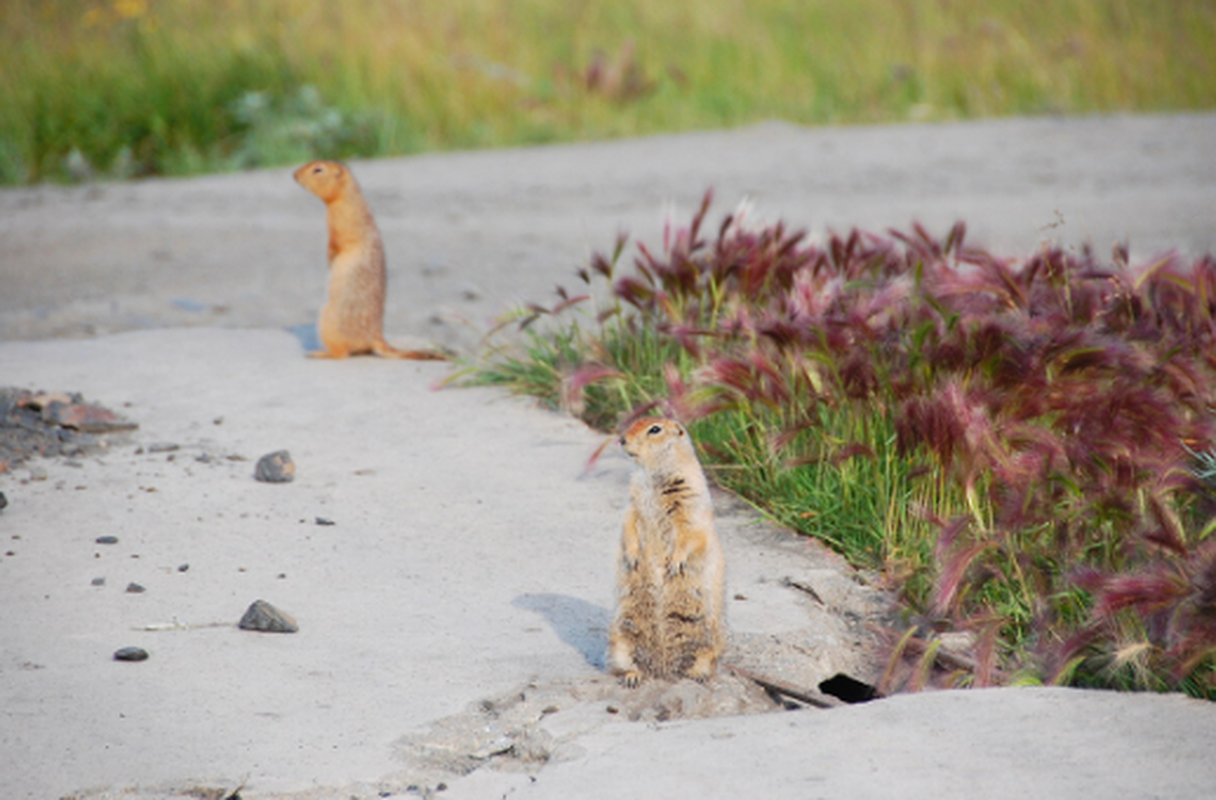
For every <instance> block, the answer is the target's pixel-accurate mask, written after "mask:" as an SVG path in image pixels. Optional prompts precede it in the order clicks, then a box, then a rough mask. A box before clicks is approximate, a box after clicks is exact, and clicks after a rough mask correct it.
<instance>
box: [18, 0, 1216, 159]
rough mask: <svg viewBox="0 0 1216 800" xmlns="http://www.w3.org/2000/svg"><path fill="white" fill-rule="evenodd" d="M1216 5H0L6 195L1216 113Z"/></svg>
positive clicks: (509, 1)
mask: <svg viewBox="0 0 1216 800" xmlns="http://www.w3.org/2000/svg"><path fill="white" fill-rule="evenodd" d="M1213 41H1216V6H1214V5H1213V4H1212V3H1211V2H1209V0H1170V2H1160V1H1159V0H1103V2H1094V1H1093V0H1056V2H1051V3H1044V2H1037V0H994V2H988V3H983V4H979V3H972V2H965V1H964V0H933V2H917V1H916V0H752V2H748V3H741V2H737V0H701V1H700V2H695V3H694V2H691V0H670V1H669V2H663V3H654V2H644V1H643V0H621V2H614V3H589V2H566V1H565V0H345V2H342V3H334V2H327V1H326V0H215V1H214V2H193V1H192V0H6V1H5V2H4V3H0V75H3V76H4V80H3V81H0V182H3V183H18V182H27V181H39V180H48V179H49V180H64V179H81V178H87V177H90V176H92V175H110V176H117V177H128V176H132V175H145V174H186V173H191V172H198V171H202V170H223V169H237V168H245V167H249V166H257V165H265V164H284V163H293V162H297V161H300V160H304V159H306V158H308V157H312V156H318V157H330V158H333V157H344V156H371V155H390V154H400V153H409V152H415V151H419V150H424V149H445V148H469V147H488V146H502V145H518V144H529V143H536V142H547V141H556V140H570V139H589V138H604V137H611V136H625V135H635V134H642V133H652V132H659V131H682V130H689V129H699V128H708V127H713V128H717V127H724V126H734V125H740V124H746V123H750V122H755V121H759V120H764V119H771V118H774V117H777V118H782V119H786V120H789V121H792V122H797V123H806V124H824V123H869V122H890V121H903V120H916V121H921V120H939V119H957V118H975V117H991V116H1000V115H1015V114H1044V113H1093V112H1152V111H1162V110H1185V109H1205V108H1206V109H1210V108H1212V107H1214V106H1216V49H1214V48H1213V46H1212V42H1213Z"/></svg>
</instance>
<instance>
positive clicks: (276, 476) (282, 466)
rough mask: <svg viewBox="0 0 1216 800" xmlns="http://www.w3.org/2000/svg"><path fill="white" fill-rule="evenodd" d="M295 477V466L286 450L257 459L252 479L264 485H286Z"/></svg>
mask: <svg viewBox="0 0 1216 800" xmlns="http://www.w3.org/2000/svg"><path fill="white" fill-rule="evenodd" d="M295 476H296V465H295V462H294V461H292V460H291V454H290V453H288V452H287V451H286V450H276V451H275V452H273V453H267V454H266V455H264V456H262V457H261V458H259V459H258V464H257V467H255V468H254V471H253V477H254V478H256V479H257V480H259V481H263V482H265V483H287V482H288V481H290V480H292V479H294V478H295Z"/></svg>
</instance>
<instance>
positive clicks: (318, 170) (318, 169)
mask: <svg viewBox="0 0 1216 800" xmlns="http://www.w3.org/2000/svg"><path fill="white" fill-rule="evenodd" d="M324 171H325V167H323V166H321V165H320V164H318V165H317V166H315V167H313V168H312V174H313V175H320V174H321V173H322V172H324Z"/></svg>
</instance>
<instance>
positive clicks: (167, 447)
mask: <svg viewBox="0 0 1216 800" xmlns="http://www.w3.org/2000/svg"><path fill="white" fill-rule="evenodd" d="M177 449H178V445H177V444H176V443H175V442H153V443H152V444H150V445H148V452H149V453H172V452H173V451H174V450H177Z"/></svg>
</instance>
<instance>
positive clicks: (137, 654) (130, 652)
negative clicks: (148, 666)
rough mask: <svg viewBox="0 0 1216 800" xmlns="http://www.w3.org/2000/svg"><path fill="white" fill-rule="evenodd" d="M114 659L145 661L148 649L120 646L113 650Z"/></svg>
mask: <svg viewBox="0 0 1216 800" xmlns="http://www.w3.org/2000/svg"><path fill="white" fill-rule="evenodd" d="M114 660H115V661H147V660H148V651H147V650H145V649H143V648H142V647H120V648H119V649H117V650H115V651H114Z"/></svg>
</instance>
